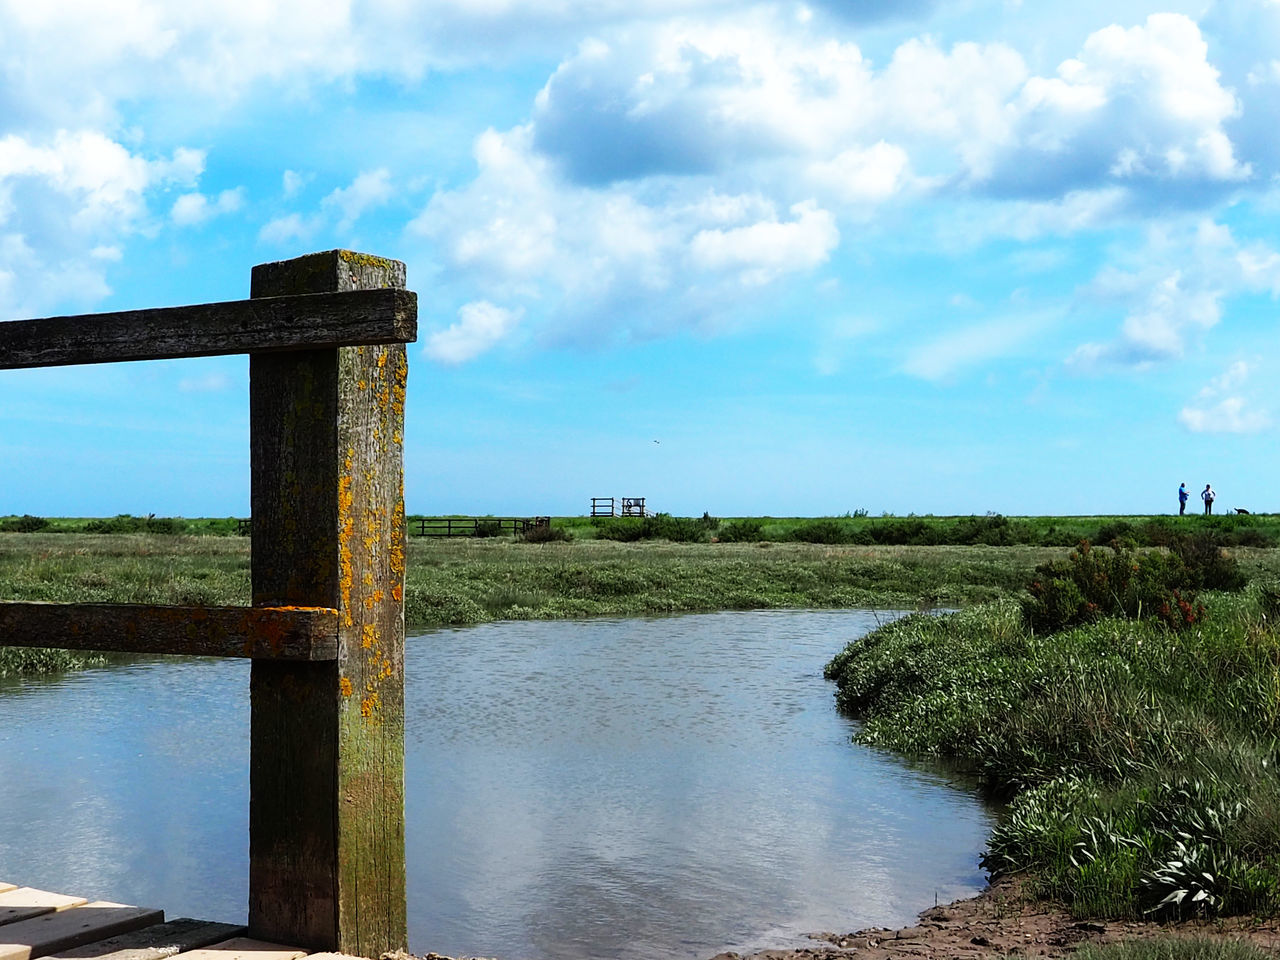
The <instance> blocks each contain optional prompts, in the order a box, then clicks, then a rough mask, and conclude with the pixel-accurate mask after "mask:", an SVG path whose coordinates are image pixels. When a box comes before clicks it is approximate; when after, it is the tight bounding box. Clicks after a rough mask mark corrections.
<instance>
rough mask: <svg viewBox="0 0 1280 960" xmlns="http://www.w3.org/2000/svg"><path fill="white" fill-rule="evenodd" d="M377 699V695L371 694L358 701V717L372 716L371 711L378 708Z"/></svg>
mask: <svg viewBox="0 0 1280 960" xmlns="http://www.w3.org/2000/svg"><path fill="white" fill-rule="evenodd" d="M378 703H379V697H378V695H377V693H371V694H369V695H368V696H367V697H365V698H364V699H363V700H361V701H360V716H362V717H365V718H369V717H372V716H373V711H374V710H376V709H377V708H378Z"/></svg>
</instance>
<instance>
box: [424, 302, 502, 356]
mask: <svg viewBox="0 0 1280 960" xmlns="http://www.w3.org/2000/svg"><path fill="white" fill-rule="evenodd" d="M522 314H523V311H522V310H508V309H506V308H505V307H499V306H495V305H494V304H492V303H489V302H488V301H487V300H480V301H477V302H475V303H468V304H464V305H463V306H462V308H461V309H459V310H458V322H457V323H455V324H453V325H452V326H450V327H447V328H446V329H444V330H437V331H436V332H435V333H433V334H431V336H430V337H428V338H427V343H426V346H425V347H423V349H422V352H423V353H424V354H425V355H426V356H428V357H430V358H431V359H432V360H438V361H439V362H441V363H448V364H459V363H465V362H467V361H468V360H474V359H475V358H476V357H478V356H480V354H482V353H484V352H485V351H487V350H489V349H491V348H492V347H494V346H496V345H497V344H499V343H501V342H502V340H503V339H505V338H506V337H507V336H509V335H510V333H511V331H512V330H513V329H515V326H516V324H517V323H519V322H520V317H521V316H522Z"/></svg>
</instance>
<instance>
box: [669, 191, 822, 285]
mask: <svg viewBox="0 0 1280 960" xmlns="http://www.w3.org/2000/svg"><path fill="white" fill-rule="evenodd" d="M791 213H792V215H793V216H794V217H795V219H794V220H791V221H789V222H779V221H778V220H773V219H770V220H761V221H758V222H756V223H752V224H748V225H747V226H743V227H734V228H733V229H730V230H722V229H719V228H712V229H706V230H699V231H698V232H697V233H696V234H694V236H693V239H692V240H691V241H690V243H689V253H690V254H691V255H692V257H693V262H694V264H695V265H696V266H699V267H702V268H703V269H708V270H723V269H732V270H741V277H742V281H743V283H745V284H748V285H750V286H759V285H761V284H765V283H768V282H770V281H771V280H774V279H776V278H777V277H778V276H779V275H780V274H783V273H791V272H795V271H798V270H809V269H812V268H813V267H816V266H818V265H819V264H821V263H825V262H826V260H827V257H828V256H830V254H831V251H832V250H833V249H834V248H835V246H836V244H837V243H839V242H840V231H839V230H837V229H836V223H835V217H833V216H832V215H831V214H830V213H828V212H827V211H826V210H819V209H818V208H817V206H816V205H815V204H813V203H812V202H809V203H800V204H796V205H795V206H794V207H792V208H791Z"/></svg>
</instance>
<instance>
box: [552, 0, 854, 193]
mask: <svg viewBox="0 0 1280 960" xmlns="http://www.w3.org/2000/svg"><path fill="white" fill-rule="evenodd" d="M869 80H870V71H869V69H868V66H867V64H866V63H864V61H863V59H862V54H861V53H860V51H859V50H858V48H857V46H856V45H854V44H852V43H840V42H838V41H835V40H825V41H815V40H814V39H813V38H812V37H810V36H808V35H807V34H806V33H804V32H797V31H796V30H795V29H794V28H789V27H788V26H784V25H783V24H780V23H778V22H777V21H776V20H775V18H773V17H772V16H769V15H767V14H761V13H757V14H755V15H751V14H748V15H744V16H741V17H735V18H734V19H733V20H732V21H728V20H717V21H694V22H687V21H682V20H681V21H674V22H670V23H664V24H660V25H658V26H656V27H654V28H653V29H649V30H644V29H638V30H630V31H627V32H625V33H624V34H622V35H621V36H619V37H618V39H617V40H615V41H613V42H611V43H610V42H605V41H602V40H593V41H590V42H588V43H585V44H583V46H582V48H581V50H580V51H579V52H578V54H577V55H576V56H574V57H571V58H570V59H569V60H567V61H565V62H564V63H562V64H561V65H560V67H559V68H558V69H557V70H556V72H555V73H554V74H553V75H552V77H551V79H550V80H549V81H548V82H547V85H546V86H545V87H544V88H543V90H542V92H541V93H539V95H538V98H537V102H536V105H535V110H534V130H535V136H534V139H535V144H536V146H537V148H538V149H539V150H540V151H542V152H543V153H545V154H547V155H548V156H551V157H554V158H556V160H558V161H559V162H560V163H561V164H562V165H563V167H564V168H565V170H566V171H567V172H568V174H569V176H570V177H571V178H573V179H574V180H577V181H579V182H582V183H604V182H609V181H614V180H621V179H632V178H636V177H643V176H647V175H652V174H660V173H675V174H689V173H705V172H709V171H712V170H717V169H724V168H726V167H730V166H732V165H734V164H735V163H739V162H742V161H744V160H752V159H756V158H759V157H762V156H766V157H767V156H777V155H786V154H801V155H810V154H814V153H818V154H826V153H829V152H830V148H831V147H832V146H833V145H835V144H837V143H840V142H841V141H842V140H843V139H845V138H847V137H848V135H849V134H850V133H851V131H853V130H854V129H856V128H857V127H858V126H859V125H860V124H862V123H865V122H866V120H867V119H868V118H869V115H870V112H871V110H872V104H871V98H870V97H871V90H870V84H869Z"/></svg>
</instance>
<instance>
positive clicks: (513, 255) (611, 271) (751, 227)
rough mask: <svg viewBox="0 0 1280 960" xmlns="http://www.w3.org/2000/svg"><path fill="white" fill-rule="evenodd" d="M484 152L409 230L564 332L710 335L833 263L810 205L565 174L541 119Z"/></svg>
mask: <svg viewBox="0 0 1280 960" xmlns="http://www.w3.org/2000/svg"><path fill="white" fill-rule="evenodd" d="M475 155H476V161H477V165H478V167H479V172H478V174H477V176H476V178H475V179H474V180H473V181H472V182H471V183H470V184H468V185H466V186H465V187H463V188H461V189H458V190H443V191H438V192H437V193H436V194H435V195H434V196H433V197H432V198H431V201H430V202H429V203H428V204H427V206H426V208H425V209H424V210H423V211H422V213H421V214H420V215H419V216H418V217H417V218H416V219H415V220H414V222H413V223H412V224H411V225H410V228H409V229H410V233H411V234H412V235H414V236H420V237H423V238H426V239H427V240H429V241H431V242H432V244H433V248H434V256H435V259H436V260H437V261H438V262H440V263H441V264H442V265H443V266H445V267H446V268H447V269H448V270H449V273H450V276H451V277H452V278H453V279H455V281H457V280H461V281H466V282H473V283H475V284H476V285H477V286H478V287H479V288H481V289H484V290H485V291H486V292H488V291H493V293H494V294H496V295H498V296H502V297H504V298H507V299H511V300H517V301H519V302H521V303H523V304H524V305H525V306H527V307H529V308H530V310H531V311H536V313H537V315H538V316H540V317H545V318H547V321H548V324H549V325H550V327H551V328H552V329H551V331H550V332H551V333H552V335H553V336H557V337H559V336H570V337H578V336H582V337H589V338H590V339H591V340H592V341H593V342H597V343H599V342H601V341H602V340H608V339H612V338H615V337H616V338H621V339H626V338H630V337H652V336H655V335H660V334H664V333H667V332H670V331H672V330H675V329H681V328H685V327H690V326H692V327H697V328H701V329H704V330H706V329H712V328H714V327H715V326H716V325H717V324H719V323H721V322H723V318H724V317H725V316H726V315H728V314H729V313H730V312H732V311H733V310H734V309H735V308H736V307H737V306H739V305H740V304H742V302H743V301H744V299H746V298H747V297H749V296H755V295H756V291H758V290H759V288H760V286H761V285H762V284H769V283H772V282H775V281H777V280H780V279H782V278H783V277H785V276H788V275H793V274H795V273H801V272H805V271H808V270H811V269H813V268H814V267H816V266H818V265H820V264H822V263H823V262H825V260H826V259H827V257H828V256H829V254H830V251H831V250H832V249H833V248H834V246H835V245H836V243H837V242H838V239H839V232H838V229H837V227H836V225H835V218H834V217H833V216H832V215H831V214H830V213H829V212H828V211H826V210H823V209H821V208H819V207H817V206H816V204H814V203H812V202H808V201H806V202H803V203H799V204H796V205H794V206H793V207H792V208H791V210H790V214H789V216H779V215H778V212H777V207H776V206H775V204H774V203H773V201H771V200H770V199H769V198H768V197H765V196H762V195H760V194H758V193H743V194H722V193H718V192H712V191H709V190H707V189H706V187H705V186H703V185H701V184H697V183H689V182H684V181H674V182H672V183H670V184H667V185H665V187H664V188H662V189H652V190H648V191H646V192H645V193H644V194H639V193H637V192H636V191H634V190H633V189H632V188H631V187H630V185H619V184H614V185H610V186H583V185H579V184H575V183H573V182H570V181H566V180H564V179H562V178H561V177H560V176H559V175H558V174H557V172H556V170H555V167H554V164H553V163H552V162H551V161H550V160H549V159H548V158H546V157H545V156H543V155H541V154H540V153H538V151H536V150H535V149H534V148H533V144H532V131H531V130H530V128H529V127H517V128H515V129H514V130H511V131H508V132H506V133H498V132H496V131H492V130H491V131H488V132H487V133H485V134H484V135H482V136H481V137H479V138H478V139H477V142H476V147H475ZM552 318H554V319H552ZM602 318H604V319H606V324H605V325H604V326H603V327H602V326H601V323H600V320H601V319H602ZM602 334H603V335H602Z"/></svg>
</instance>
